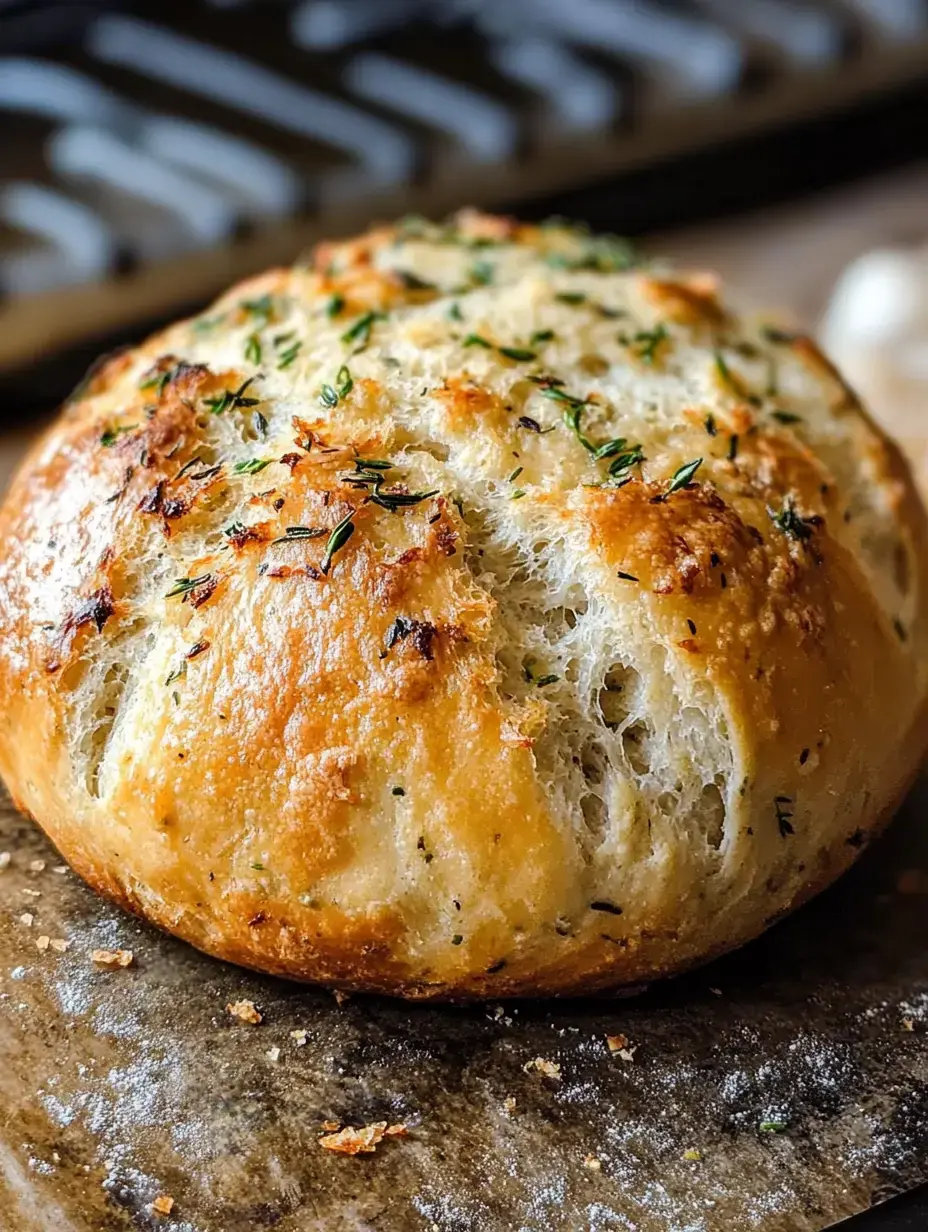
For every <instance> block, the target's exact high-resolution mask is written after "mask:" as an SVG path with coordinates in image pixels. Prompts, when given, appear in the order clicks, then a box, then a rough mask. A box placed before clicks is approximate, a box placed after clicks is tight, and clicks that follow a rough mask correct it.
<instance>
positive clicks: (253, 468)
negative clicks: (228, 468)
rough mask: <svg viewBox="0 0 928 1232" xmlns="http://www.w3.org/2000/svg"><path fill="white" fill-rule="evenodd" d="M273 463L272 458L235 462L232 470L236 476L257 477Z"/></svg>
mask: <svg viewBox="0 0 928 1232" xmlns="http://www.w3.org/2000/svg"><path fill="white" fill-rule="evenodd" d="M273 461H274V459H273V458H247V459H246V460H245V461H244V462H236V464H235V466H233V468H232V469H233V471H234V472H235V474H236V475H259V474H260V473H261V471H263V470H264V468H265V467H266V466H270V465H271V463H272V462H273Z"/></svg>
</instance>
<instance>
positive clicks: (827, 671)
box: [0, 215, 928, 997]
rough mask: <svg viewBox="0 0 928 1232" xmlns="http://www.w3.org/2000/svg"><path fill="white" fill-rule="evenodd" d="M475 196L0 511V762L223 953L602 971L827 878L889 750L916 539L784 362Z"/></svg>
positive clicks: (221, 309) (478, 992)
mask: <svg viewBox="0 0 928 1232" xmlns="http://www.w3.org/2000/svg"><path fill="white" fill-rule="evenodd" d="M623 263H624V255H623V253H622V250H621V249H620V248H619V247H618V246H617V245H616V244H614V243H613V242H612V241H608V240H598V239H594V238H592V237H587V236H584V235H578V234H576V233H572V232H569V231H567V230H564V229H541V228H535V227H525V226H522V225H520V224H517V223H515V222H513V221H511V220H505V219H503V220H500V219H490V218H485V217H482V216H478V215H467V216H464V217H462V218H461V219H460V220H459V222H458V223H457V224H456V225H454V226H452V227H450V228H446V229H438V228H431V227H429V226H427V225H424V224H415V225H410V224H406V226H405V227H401V228H381V229H379V230H377V231H374V232H372V233H370V234H369V235H368V236H364V237H361V238H360V239H359V240H356V241H351V242H348V243H342V244H332V245H326V246H324V247H323V248H322V249H321V250H320V251H319V253H318V254H317V256H316V259H315V262H314V264H313V267H312V268H310V269H304V268H296V269H294V270H277V271H271V272H270V273H268V274H267V275H263V276H262V277H261V278H259V279H255V280H252V281H251V282H250V283H248V284H247V285H245V286H244V287H240V288H236V289H234V290H233V291H230V292H229V293H228V294H227V295H226V296H224V297H223V298H222V300H220V301H219V303H218V304H217V305H216V306H215V308H214V309H212V310H211V311H210V312H208V313H206V314H204V316H203V317H202V318H200V319H198V320H197V321H194V322H184V323H181V324H180V325H178V326H176V327H173V328H172V329H170V330H168V331H166V332H165V333H164V334H163V335H160V336H156V337H155V338H152V339H150V340H149V341H148V342H147V343H145V344H144V345H143V346H142V347H140V348H139V349H138V350H136V351H133V352H127V353H124V354H121V355H118V356H116V357H113V358H111V359H109V360H108V361H107V362H106V363H105V364H103V365H102V366H100V367H99V368H98V369H97V370H96V372H95V373H94V374H93V376H92V378H91V380H90V381H89V382H88V383H87V384H86V385H85V387H84V389H83V391H82V392H81V394H80V396H78V397H76V398H74V399H72V400H71V401H70V402H69V404H68V405H67V406H66V407H65V409H64V411H63V413H62V415H61V417H60V418H59V420H58V421H57V422H56V423H55V424H54V425H53V426H52V428H51V429H50V430H49V432H48V433H47V434H46V436H45V437H44V438H43V439H42V440H41V441H40V442H39V443H38V444H37V446H36V447H35V449H34V450H33V451H32V453H31V454H30V456H29V458H28V459H27V461H26V462H25V463H24V465H23V468H22V470H21V472H20V474H19V476H18V478H17V480H16V482H15V483H14V485H13V488H12V490H11V492H10V494H9V496H8V498H7V501H6V503H5V505H4V507H3V511H2V514H0V541H2V545H3V547H2V551H0V687H2V689H3V695H4V697H5V699H6V701H5V704H4V707H3V710H2V716H0V769H2V772H3V775H4V778H5V779H6V781H7V784H8V785H9V787H10V789H11V791H12V792H13V794H14V797H15V798H16V800H17V802H18V803H19V805H20V806H21V807H23V808H24V809H26V810H28V811H29V812H30V813H31V814H32V815H33V816H35V817H36V818H37V819H38V820H39V822H40V823H41V824H42V825H43V827H44V828H45V829H46V830H47V831H48V833H49V835H50V836H51V838H52V839H53V841H54V842H55V843H56V844H57V845H58V847H59V848H60V849H61V851H62V853H63V854H64V855H65V856H66V858H67V859H68V860H69V861H70V862H71V864H72V865H73V866H74V868H75V869H76V870H77V871H78V872H79V873H80V874H81V876H83V877H84V878H85V879H86V880H87V881H88V882H89V883H90V884H91V885H93V886H94V887H95V888H97V889H98V890H99V891H100V892H101V893H103V894H106V895H107V896H108V897H110V898H111V899H113V900H114V901H116V902H118V903H120V904H121V905H123V906H124V907H126V908H127V909H128V910H131V911H134V912H136V913H137V914H139V915H141V916H144V917H145V918H147V919H150V920H152V921H153V922H154V923H156V924H159V925H160V926H162V927H164V928H166V929H168V930H170V931H171V932H173V933H175V934H177V935H178V936H181V937H184V938H186V939H187V940H189V941H190V942H192V943H193V944H194V945H197V946H199V947H200V948H202V949H204V950H207V951H209V952H210V953H214V954H217V955H218V956H220V957H223V958H226V959H229V960H231V961H234V962H239V963H242V964H244V965H247V966H252V967H256V968H259V969H261V970H266V971H271V972H274V973H277V974H281V975H286V976H290V977H294V978H298V979H306V980H313V981H319V982H323V983H328V984H331V985H334V986H337V987H343V988H357V989H370V990H376V991H383V992H390V993H400V994H402V995H405V996H410V997H474V996H506V995H523V994H535V993H545V992H546V993H555V994H563V993H572V992H580V991H595V990H600V989H603V988H607V987H609V986H610V985H613V984H616V983H620V982H623V981H624V982H640V981H642V980H647V979H649V978H651V977H653V976H655V975H657V974H662V973H667V972H670V971H675V970H680V969H682V968H685V967H687V966H690V965H692V964H693V963H695V962H698V961H702V960H704V959H705V958H707V957H709V956H710V955H712V954H714V953H718V952H721V951H722V950H724V949H728V948H731V947H732V946H734V945H737V944H739V943H741V942H742V941H744V940H746V939H747V938H748V937H750V936H753V935H754V934H756V933H757V932H758V931H760V930H761V929H762V928H763V927H765V926H766V925H767V924H768V923H770V922H771V921H772V920H773V919H775V918H777V917H778V916H779V915H781V914H782V913H783V912H785V911H787V910H789V909H791V907H792V906H794V905H795V904H796V903H797V902H798V901H801V900H802V899H803V898H804V897H806V896H808V895H809V894H810V893H813V892H815V891H816V890H817V889H818V888H820V887H821V886H822V885H824V884H827V882H828V881H830V880H831V879H832V878H833V877H834V876H836V875H837V874H838V873H839V872H840V871H841V870H842V869H843V868H845V867H846V866H847V865H848V864H849V863H850V862H851V860H852V859H853V858H854V856H855V855H856V854H857V852H858V851H859V849H860V847H861V846H863V845H864V844H865V842H866V841H867V839H868V837H869V835H870V834H871V833H872V832H873V831H874V830H875V829H876V828H877V827H878V826H879V825H881V824H883V822H884V821H885V819H886V817H887V816H888V812H889V810H890V809H891V808H892V806H893V804H894V803H895V801H896V800H897V798H898V796H899V793H900V792H901V791H902V790H903V789H904V786H905V784H906V783H907V781H908V779H909V777H910V776H911V774H912V772H913V769H914V767H915V765H916V764H917V762H918V759H919V757H920V754H921V752H922V749H923V747H924V743H925V727H924V718H923V715H924V699H925V687H926V667H925V665H926V663H928V656H926V650H928V644H926V643H928V625H926V620H925V598H924V587H925V577H926V561H928V546H926V545H928V539H926V529H925V520H924V515H923V513H922V510H921V507H920V505H919V503H918V500H917V497H916V496H915V494H914V491H913V489H912V485H911V482H910V480H909V476H908V474H907V472H906V469H905V466H904V464H903V462H902V461H901V458H900V455H899V453H898V451H897V450H896V449H895V447H894V446H893V445H892V444H891V443H890V442H888V441H887V440H886V439H885V437H883V436H882V435H881V434H880V432H879V431H878V430H877V429H876V428H875V427H874V425H873V424H872V423H871V422H870V421H869V420H868V419H867V417H866V416H865V415H864V413H863V412H862V411H861V409H860V407H859V405H858V403H857V400H856V399H855V398H854V396H853V394H852V393H851V391H850V390H849V389H848V388H847V387H846V385H845V384H844V383H843V382H842V380H841V378H840V376H839V375H838V374H837V373H836V372H835V371H834V369H833V368H832V366H831V365H830V364H829V363H828V361H827V360H826V359H825V358H824V357H823V356H822V355H821V354H820V352H819V351H818V350H817V348H815V346H814V344H813V343H811V341H810V340H808V339H806V338H804V337H792V336H790V337H787V336H784V335H775V334H774V335H768V334H765V333H764V332H763V331H762V330H761V331H758V330H757V329H756V328H754V327H751V326H745V325H743V324H741V323H740V322H739V321H738V319H737V317H736V316H735V314H734V313H732V312H731V311H730V310H729V309H727V308H725V307H723V306H722V304H721V300H720V297H719V294H718V288H717V286H716V284H715V282H714V280H712V279H711V278H708V277H706V276H700V275H686V276H681V275H671V274H669V273H667V272H664V271H645V272H641V271H636V270H630V271H625V270H624V269H623V268H622V265H623Z"/></svg>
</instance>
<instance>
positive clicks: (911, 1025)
mask: <svg viewBox="0 0 928 1232" xmlns="http://www.w3.org/2000/svg"><path fill="white" fill-rule="evenodd" d="M902 1029H903V1031H914V1030H915V1019H914V1018H903V1020H902Z"/></svg>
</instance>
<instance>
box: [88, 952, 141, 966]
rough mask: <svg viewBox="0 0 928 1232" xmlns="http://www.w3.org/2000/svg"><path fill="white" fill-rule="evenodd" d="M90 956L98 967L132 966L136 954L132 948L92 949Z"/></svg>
mask: <svg viewBox="0 0 928 1232" xmlns="http://www.w3.org/2000/svg"><path fill="white" fill-rule="evenodd" d="M90 958H91V961H92V962H94V963H96V965H97V966H98V967H131V966H132V963H133V961H134V959H135V955H134V954H133V953H132V951H131V950H91V951H90Z"/></svg>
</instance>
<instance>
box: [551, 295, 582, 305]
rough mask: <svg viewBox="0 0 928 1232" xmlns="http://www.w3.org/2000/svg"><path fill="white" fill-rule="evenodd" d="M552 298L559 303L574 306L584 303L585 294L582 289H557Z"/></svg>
mask: <svg viewBox="0 0 928 1232" xmlns="http://www.w3.org/2000/svg"><path fill="white" fill-rule="evenodd" d="M554 298H555V299H556V300H557V302H558V303H559V304H572V305H573V306H574V307H576V306H577V305H578V304H585V303H586V296H585V295H584V293H583V292H582V291H558V293H557V295H555V297H554Z"/></svg>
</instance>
